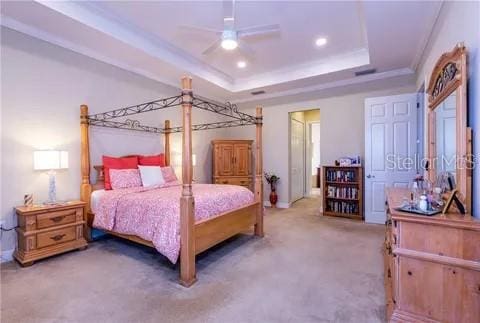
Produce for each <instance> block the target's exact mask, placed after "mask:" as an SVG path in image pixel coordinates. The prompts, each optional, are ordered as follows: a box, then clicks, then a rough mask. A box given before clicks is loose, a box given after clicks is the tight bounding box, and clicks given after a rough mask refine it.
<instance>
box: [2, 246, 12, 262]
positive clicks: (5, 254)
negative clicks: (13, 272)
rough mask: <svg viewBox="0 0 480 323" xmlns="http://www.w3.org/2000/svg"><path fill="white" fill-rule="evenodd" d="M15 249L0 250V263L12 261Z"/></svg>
mask: <svg viewBox="0 0 480 323" xmlns="http://www.w3.org/2000/svg"><path fill="white" fill-rule="evenodd" d="M14 251H15V249H11V250H2V251H1V254H0V259H1V262H8V261H12V260H13V252H14Z"/></svg>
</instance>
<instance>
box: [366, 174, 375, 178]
mask: <svg viewBox="0 0 480 323" xmlns="http://www.w3.org/2000/svg"><path fill="white" fill-rule="evenodd" d="M367 178H375V175H370V174H368V175H367Z"/></svg>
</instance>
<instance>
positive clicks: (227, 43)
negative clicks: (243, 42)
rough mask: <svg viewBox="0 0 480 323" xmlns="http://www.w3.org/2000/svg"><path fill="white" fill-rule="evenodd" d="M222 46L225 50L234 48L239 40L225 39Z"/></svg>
mask: <svg viewBox="0 0 480 323" xmlns="http://www.w3.org/2000/svg"><path fill="white" fill-rule="evenodd" d="M221 46H222V48H223V49H225V50H234V49H235V48H237V47H238V42H237V41H236V40H234V39H224V40H222V44H221Z"/></svg>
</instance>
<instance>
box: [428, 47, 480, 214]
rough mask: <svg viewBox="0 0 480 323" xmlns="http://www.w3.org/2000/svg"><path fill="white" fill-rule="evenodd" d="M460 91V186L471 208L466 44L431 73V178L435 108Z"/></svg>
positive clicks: (445, 56) (430, 174)
mask: <svg viewBox="0 0 480 323" xmlns="http://www.w3.org/2000/svg"><path fill="white" fill-rule="evenodd" d="M455 91H456V150H457V152H456V156H457V158H456V182H457V183H456V184H457V185H456V186H457V189H458V191H459V192H460V193H461V194H462V196H463V197H464V201H465V204H466V207H467V211H468V212H470V211H471V192H472V189H471V188H472V168H471V162H472V160H471V157H472V154H471V153H472V150H471V149H472V137H471V129H470V128H468V127H467V50H466V48H465V46H464V44H463V43H459V44H457V46H455V48H454V49H453V50H452V51H451V52H447V53H444V54H443V55H442V56H440V58H439V59H438V61H437V63H436V64H435V66H434V68H433V72H432V74H431V76H430V81H429V85H428V88H427V94H428V107H429V109H428V160H429V165H430V167H429V169H428V177H429V179H430V181H433V182H434V181H435V180H436V170H435V167H436V163H435V157H436V124H435V123H436V118H435V108H437V107H438V106H439V104H440V103H442V102H443V100H445V99H446V98H447V97H448V96H449V95H450V94H452V93H453V92H455Z"/></svg>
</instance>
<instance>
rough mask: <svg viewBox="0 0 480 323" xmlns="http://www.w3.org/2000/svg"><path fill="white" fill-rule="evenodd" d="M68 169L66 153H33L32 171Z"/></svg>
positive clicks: (49, 151) (51, 151) (55, 151)
mask: <svg viewBox="0 0 480 323" xmlns="http://www.w3.org/2000/svg"><path fill="white" fill-rule="evenodd" d="M65 168H68V151H60V150H38V151H34V152H33V169H34V170H52V169H65Z"/></svg>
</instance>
